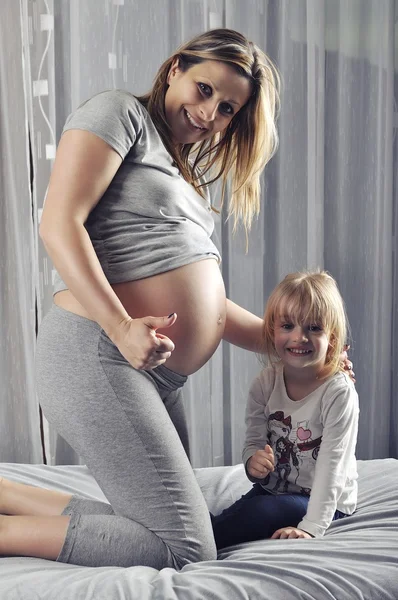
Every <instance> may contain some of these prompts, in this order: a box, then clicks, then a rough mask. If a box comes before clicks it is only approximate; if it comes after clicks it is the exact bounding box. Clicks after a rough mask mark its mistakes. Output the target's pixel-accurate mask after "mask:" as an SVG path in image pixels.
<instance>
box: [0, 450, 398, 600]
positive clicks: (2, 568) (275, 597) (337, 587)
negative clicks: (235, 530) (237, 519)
mask: <svg viewBox="0 0 398 600" xmlns="http://www.w3.org/2000/svg"><path fill="white" fill-rule="evenodd" d="M358 472H359V502H358V509H357V511H356V513H355V514H354V515H353V516H352V517H349V518H346V519H342V520H339V521H336V522H334V523H333V524H332V525H331V527H330V529H329V530H328V531H327V533H326V535H325V537H324V538H323V539H314V540H263V541H258V542H251V543H247V544H241V545H237V546H231V547H230V548H227V549H225V550H224V551H222V552H221V553H220V554H219V557H218V560H217V561H208V562H202V563H198V564H194V565H188V566H186V567H185V568H184V569H182V570H181V571H179V572H177V571H175V570H174V569H170V568H166V569H163V570H162V571H156V570H155V569H152V568H149V567H131V568H128V569H123V568H118V567H102V568H90V567H78V566H74V565H67V564H58V563H55V562H51V561H46V560H42V559H36V558H20V557H2V558H0V599H1V600H25V599H26V600H39V599H45V600H64V599H65V600H66V599H68V600H80V599H81V600H83V599H84V600H91V599H92V600H94V599H95V600H102V599H103V600H153V599H156V600H202V599H205V600H221V599H223V600H224V599H227V600H241V599H242V600H243V599H248V600H257V599H258V600H398V460H395V459H383V460H368V461H358ZM195 473H196V476H197V479H198V481H199V484H200V486H201V488H202V490H203V493H204V495H205V498H206V501H207V503H208V506H209V509H210V510H211V511H212V512H214V513H217V512H220V511H221V510H222V509H223V508H224V507H226V506H227V505H229V504H230V503H231V502H232V501H234V500H235V499H236V498H238V497H240V495H241V494H242V493H244V492H246V491H247V490H248V488H249V486H250V484H249V482H248V481H247V479H246V477H245V474H244V472H243V468H242V466H241V465H236V466H232V467H214V468H205V469H196V470H195ZM0 475H4V476H5V477H8V478H10V479H14V480H16V481H21V482H23V483H30V484H33V485H35V484H36V485H42V486H45V487H48V488H51V489H60V490H64V491H68V492H72V493H79V494H81V495H84V496H86V497H90V498H96V499H100V500H104V497H103V495H102V493H101V491H100V489H99V488H98V486H97V484H96V483H95V481H94V480H93V478H92V477H91V475H90V473H89V472H88V470H87V469H86V468H85V467H84V466H58V467H50V466H45V465H21V464H0Z"/></svg>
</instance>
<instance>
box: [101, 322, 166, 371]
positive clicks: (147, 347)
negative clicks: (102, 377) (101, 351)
mask: <svg viewBox="0 0 398 600" xmlns="http://www.w3.org/2000/svg"><path fill="white" fill-rule="evenodd" d="M176 319H177V315H176V313H172V314H171V315H169V316H168V317H143V318H142V319H131V318H130V319H128V320H125V321H122V322H121V323H120V324H119V326H118V327H117V329H116V330H115V331H113V332H112V333H111V334H110V335H109V337H110V338H111V340H112V341H113V343H114V344H115V345H116V346H117V348H118V349H119V351H120V353H121V354H122V355H123V356H124V358H125V359H126V360H127V361H128V362H129V363H130V364H131V365H132V366H133V367H134V368H135V369H145V370H150V369H154V368H155V367H158V366H159V365H162V364H163V363H164V362H166V360H167V359H168V358H170V356H171V353H172V352H173V350H174V344H173V342H172V341H171V340H170V339H169V338H168V337H166V336H165V335H162V334H161V333H156V330H157V329H165V328H166V327H171V325H173V324H174V323H175V321H176Z"/></svg>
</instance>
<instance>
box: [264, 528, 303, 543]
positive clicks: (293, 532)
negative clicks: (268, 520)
mask: <svg viewBox="0 0 398 600" xmlns="http://www.w3.org/2000/svg"><path fill="white" fill-rule="evenodd" d="M277 539H279V540H298V539H303V540H311V539H312V535H310V534H309V533H307V532H306V531H303V530H302V529H297V527H282V528H281V529H277V530H276V531H275V533H273V534H272V535H271V540H277Z"/></svg>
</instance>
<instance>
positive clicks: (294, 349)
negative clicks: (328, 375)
mask: <svg viewBox="0 0 398 600" xmlns="http://www.w3.org/2000/svg"><path fill="white" fill-rule="evenodd" d="M274 343H275V349H276V352H277V354H278V356H279V357H280V359H281V360H282V362H283V364H284V365H285V367H287V368H288V369H289V370H290V372H294V370H296V369H298V370H303V369H305V370H306V371H308V373H314V375H316V374H317V373H318V372H319V370H320V369H322V368H323V366H324V365H325V360H326V354H327V351H328V347H329V336H328V335H327V334H326V332H325V331H324V330H323V329H322V327H321V325H320V324H318V323H311V322H308V323H300V324H297V323H294V322H293V319H291V318H290V317H289V315H283V314H282V315H280V316H279V317H277V318H276V319H275V334H274ZM292 370H293V371H292Z"/></svg>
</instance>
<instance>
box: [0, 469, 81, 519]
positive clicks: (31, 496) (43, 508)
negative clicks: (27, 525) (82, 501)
mask: <svg viewBox="0 0 398 600" xmlns="http://www.w3.org/2000/svg"><path fill="white" fill-rule="evenodd" d="M71 497H72V495H71V494H65V493H64V492H58V491H55V490H48V489H46V488H40V487H35V486H32V485H25V484H23V483H17V482H16V481H11V480H10V479H6V478H5V477H0V514H3V515H30V516H39V517H40V516H42V517H50V516H58V515H61V514H62V512H63V510H64V508H65V507H66V506H67V504H69V501H70V499H71Z"/></svg>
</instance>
